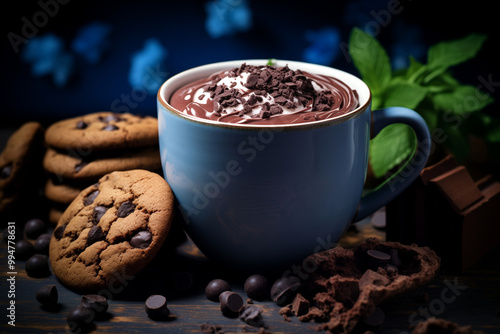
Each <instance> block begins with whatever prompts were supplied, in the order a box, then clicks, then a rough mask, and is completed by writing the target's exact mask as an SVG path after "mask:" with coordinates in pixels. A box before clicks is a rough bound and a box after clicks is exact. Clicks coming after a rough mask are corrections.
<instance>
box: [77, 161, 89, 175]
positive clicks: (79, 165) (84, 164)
mask: <svg viewBox="0 0 500 334" xmlns="http://www.w3.org/2000/svg"><path fill="white" fill-rule="evenodd" d="M87 165H88V162H87V161H82V162H80V163H77V164H76V165H75V172H77V173H78V172H79V171H81V170H82V169H83V167H85V166H87Z"/></svg>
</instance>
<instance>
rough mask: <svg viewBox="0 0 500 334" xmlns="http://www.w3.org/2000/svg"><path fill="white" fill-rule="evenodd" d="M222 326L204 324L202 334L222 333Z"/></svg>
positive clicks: (201, 327) (201, 328)
mask: <svg viewBox="0 0 500 334" xmlns="http://www.w3.org/2000/svg"><path fill="white" fill-rule="evenodd" d="M221 329H222V326H220V325H212V324H209V323H206V324H203V325H201V326H200V330H201V332H202V333H222V332H221Z"/></svg>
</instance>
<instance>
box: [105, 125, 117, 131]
mask: <svg viewBox="0 0 500 334" xmlns="http://www.w3.org/2000/svg"><path fill="white" fill-rule="evenodd" d="M118 129H119V128H118V127H117V126H116V125H113V124H108V125H106V126H105V127H103V128H102V129H101V130H102V131H116V130H118Z"/></svg>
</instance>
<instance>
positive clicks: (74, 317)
mask: <svg viewBox="0 0 500 334" xmlns="http://www.w3.org/2000/svg"><path fill="white" fill-rule="evenodd" d="M66 322H67V323H68V325H69V329H70V331H71V332H82V331H83V332H85V331H88V330H89V329H90V328H92V326H93V325H94V314H93V313H92V311H91V310H89V309H88V308H85V307H83V306H81V305H79V306H78V307H76V308H74V309H73V310H71V311H70V312H69V313H68V317H67V318H66Z"/></svg>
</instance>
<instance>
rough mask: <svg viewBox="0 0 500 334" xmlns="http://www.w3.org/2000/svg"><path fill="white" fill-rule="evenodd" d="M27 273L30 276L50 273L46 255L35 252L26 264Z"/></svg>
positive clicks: (35, 276) (36, 276) (43, 275)
mask: <svg viewBox="0 0 500 334" xmlns="http://www.w3.org/2000/svg"><path fill="white" fill-rule="evenodd" d="M25 269H26V273H27V274H28V276H30V277H34V278H42V277H47V276H49V275H50V269H49V261H48V260H47V256H46V255H42V254H35V255H33V256H32V257H30V258H29V259H28V260H27V261H26V264H25Z"/></svg>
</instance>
